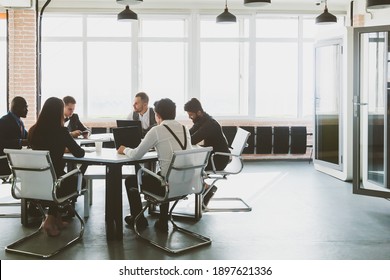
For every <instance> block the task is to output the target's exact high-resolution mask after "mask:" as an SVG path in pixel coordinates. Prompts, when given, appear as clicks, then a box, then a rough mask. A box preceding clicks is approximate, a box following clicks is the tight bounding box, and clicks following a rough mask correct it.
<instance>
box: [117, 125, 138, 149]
mask: <svg viewBox="0 0 390 280" xmlns="http://www.w3.org/2000/svg"><path fill="white" fill-rule="evenodd" d="M112 133H113V136H114V142H115V148H116V149H118V148H119V147H120V146H121V145H123V146H125V147H129V148H133V149H134V148H136V147H138V145H139V144H140V143H141V132H140V130H139V128H138V127H136V126H128V127H117V128H113V129H112Z"/></svg>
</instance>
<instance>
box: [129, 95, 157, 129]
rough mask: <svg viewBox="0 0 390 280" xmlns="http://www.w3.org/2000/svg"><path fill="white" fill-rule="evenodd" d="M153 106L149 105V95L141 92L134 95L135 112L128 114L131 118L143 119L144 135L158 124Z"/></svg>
mask: <svg viewBox="0 0 390 280" xmlns="http://www.w3.org/2000/svg"><path fill="white" fill-rule="evenodd" d="M154 114H155V113H154V110H153V108H150V107H149V96H148V95H147V94H146V93H145V92H139V93H137V94H136V95H135V97H134V102H133V112H131V113H130V114H129V115H128V117H127V118H128V119H129V120H135V121H141V125H142V137H144V136H145V134H146V133H147V132H148V131H149V130H150V129H151V128H152V127H153V126H155V125H156V119H155V117H154Z"/></svg>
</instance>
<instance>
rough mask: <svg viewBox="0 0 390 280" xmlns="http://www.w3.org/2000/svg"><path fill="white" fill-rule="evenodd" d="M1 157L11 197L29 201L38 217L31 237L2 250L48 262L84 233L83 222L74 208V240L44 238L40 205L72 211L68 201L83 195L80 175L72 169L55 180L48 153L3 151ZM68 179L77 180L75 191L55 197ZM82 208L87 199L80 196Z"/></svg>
mask: <svg viewBox="0 0 390 280" xmlns="http://www.w3.org/2000/svg"><path fill="white" fill-rule="evenodd" d="M4 153H5V154H6V155H7V158H8V162H9V165H10V168H11V171H12V175H13V177H12V189H11V191H12V196H13V197H14V198H16V199H28V200H30V201H33V202H34V203H35V204H36V205H37V206H38V208H39V209H40V211H41V213H42V224H41V226H40V227H39V228H38V229H37V230H36V231H35V232H33V233H32V234H30V235H28V236H26V237H23V238H21V239H19V240H17V241H15V242H14V243H12V244H10V245H8V246H7V247H6V248H5V250H6V252H14V253H20V254H25V255H30V256H38V257H42V258H49V257H51V256H53V255H55V254H57V253H58V252H60V251H62V250H63V249H65V248H67V247H68V246H69V245H71V244H73V243H75V242H76V241H78V240H80V239H81V238H82V236H83V233H84V220H83V219H82V218H81V217H80V215H79V214H78V213H77V211H76V210H75V209H74V208H73V211H74V213H75V216H76V217H77V219H78V221H79V222H80V229H79V230H78V234H77V236H75V237H74V236H71V238H70V240H63V234H61V235H60V236H59V237H56V238H52V237H47V238H44V237H46V236H45V233H44V231H43V229H42V227H43V222H44V220H45V212H44V210H43V207H42V203H45V202H48V201H50V202H54V203H56V204H57V205H58V206H59V207H73V206H72V199H74V198H75V197H78V196H80V195H82V194H83V193H84V192H85V191H86V190H81V183H82V174H81V172H80V171H79V170H78V169H74V170H72V171H70V172H68V173H66V174H65V175H63V176H61V177H60V178H57V176H56V174H55V170H54V166H53V163H52V161H51V158H50V154H49V151H36V150H27V149H22V150H14V149H4ZM71 176H77V189H76V190H75V191H74V192H73V193H71V194H69V195H66V196H64V197H57V190H58V189H59V188H61V185H62V183H63V182H64V181H65V180H66V179H67V178H69V177H71ZM84 207H85V208H86V207H89V205H88V195H84ZM64 235H67V234H64ZM66 237H67V236H66ZM42 242H45V244H42ZM61 243H64V244H61ZM42 245H46V246H42ZM53 248H54V249H53Z"/></svg>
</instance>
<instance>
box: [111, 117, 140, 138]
mask: <svg viewBox="0 0 390 280" xmlns="http://www.w3.org/2000/svg"><path fill="white" fill-rule="evenodd" d="M116 126H117V127H127V126H136V127H138V129H139V131H140V133H141V135H142V125H141V121H134V120H116Z"/></svg>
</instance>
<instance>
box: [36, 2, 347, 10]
mask: <svg viewBox="0 0 390 280" xmlns="http://www.w3.org/2000/svg"><path fill="white" fill-rule="evenodd" d="M38 1H39V4H40V6H42V5H43V4H44V3H45V2H46V1H47V0H38ZM319 1H320V0H271V4H269V5H265V6H263V7H260V8H249V7H245V6H244V4H243V2H244V0H227V3H228V7H229V9H230V10H235V9H236V10H238V9H242V10H246V9H252V10H253V9H255V10H263V11H281V12H288V11H297V10H300V11H321V10H323V9H324V4H321V5H316V3H318V2H319ZM350 3H351V0H328V8H329V11H331V12H346V11H347V10H348V9H349V5H350ZM49 6H50V7H51V8H69V9H78V8H80V9H84V8H90V9H102V8H103V9H118V10H120V9H122V8H123V6H122V5H119V4H117V3H116V0H78V1H77V0H52V1H51V3H50V5H49ZM224 6H225V0H144V1H143V2H142V3H141V4H138V5H134V6H133V7H132V8H131V9H134V10H137V9H177V10H180V9H188V8H191V9H221V8H223V7H224Z"/></svg>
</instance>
